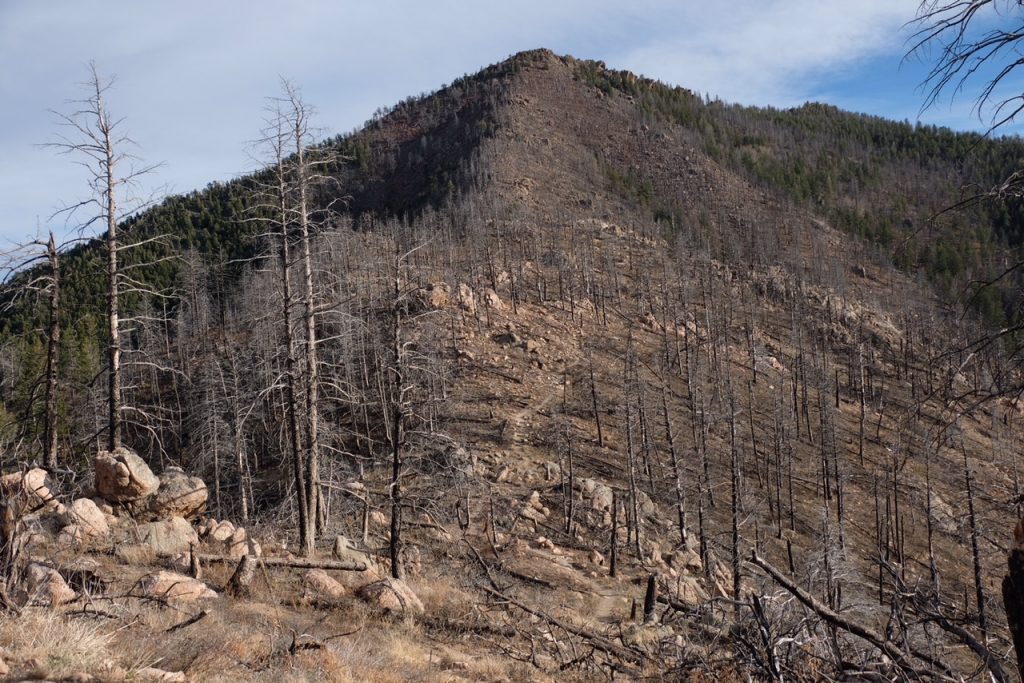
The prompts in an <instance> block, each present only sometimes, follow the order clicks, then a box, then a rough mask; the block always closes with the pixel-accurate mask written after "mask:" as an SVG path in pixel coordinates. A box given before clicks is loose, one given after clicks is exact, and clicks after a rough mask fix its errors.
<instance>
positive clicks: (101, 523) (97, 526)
mask: <svg viewBox="0 0 1024 683" xmlns="http://www.w3.org/2000/svg"><path fill="white" fill-rule="evenodd" d="M61 517H62V521H63V522H64V523H65V524H67V525H74V526H77V527H78V528H79V529H81V530H82V533H84V534H85V535H86V536H92V537H101V536H106V535H107V534H109V533H110V525H109V524H107V517H106V515H104V514H103V511H102V510H100V508H99V506H98V505H96V503H94V502H93V501H92V500H90V499H89V498H78V499H76V500H74V501H72V503H71V505H68V506H67V507H66V508H65V509H64V514H63V515H62V516H61Z"/></svg>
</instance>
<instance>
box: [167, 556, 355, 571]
mask: <svg viewBox="0 0 1024 683" xmlns="http://www.w3.org/2000/svg"><path fill="white" fill-rule="evenodd" d="M158 557H161V558H164V559H167V558H171V557H174V555H173V554H171V553H160V554H159V555H158ZM250 557H252V558H253V559H254V560H256V561H257V562H258V563H259V564H262V565H263V566H265V567H290V568H292V569H333V570H335V571H340V572H365V571H366V570H368V569H369V568H370V567H369V565H368V564H367V563H366V562H344V561H341V560H314V559H310V558H305V557H295V558H289V557H255V556H250ZM195 558H196V559H198V560H199V561H200V562H204V563H209V564H237V563H238V561H239V560H240V559H241V558H240V557H231V556H230V555H211V554H208V553H196V554H195Z"/></svg>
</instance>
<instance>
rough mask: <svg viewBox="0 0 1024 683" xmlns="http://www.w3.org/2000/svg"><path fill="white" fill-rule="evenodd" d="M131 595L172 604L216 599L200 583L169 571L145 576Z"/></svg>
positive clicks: (211, 592)
mask: <svg viewBox="0 0 1024 683" xmlns="http://www.w3.org/2000/svg"><path fill="white" fill-rule="evenodd" d="M132 594H133V595H138V596H140V597H146V598H155V599H160V600H167V601H174V602H196V601H198V600H206V599H208V598H215V597H217V593H216V592H214V591H213V590H212V589H210V587H209V586H207V585H206V584H205V583H203V582H202V581H199V580H198V579H193V578H191V577H188V576H185V575H183V574H176V573H174V572H169V571H158V572H153V573H151V574H146V575H145V576H143V577H142V578H141V579H139V582H138V583H137V584H135V588H134V589H133V590H132Z"/></svg>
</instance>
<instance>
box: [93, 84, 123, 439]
mask: <svg viewBox="0 0 1024 683" xmlns="http://www.w3.org/2000/svg"><path fill="white" fill-rule="evenodd" d="M96 98H97V101H98V102H99V107H98V116H97V119H98V121H97V124H98V128H99V131H100V133H101V135H102V136H103V142H104V156H105V163H104V164H103V173H104V175H105V176H106V178H105V180H106V192H105V194H104V199H105V201H106V206H105V208H104V211H105V213H106V219H107V288H108V289H107V323H108V333H109V335H110V339H109V342H108V344H107V362H108V364H109V366H110V367H109V374H108V385H107V447H108V448H109V449H110V450H114V449H115V448H118V447H119V446H120V445H121V325H120V323H119V320H118V318H119V315H120V300H119V296H120V278H119V274H118V269H117V250H118V246H117V179H116V177H115V175H114V164H115V156H114V140H113V138H112V136H111V126H110V120H109V118H108V116H107V112H106V110H105V109H104V107H103V100H102V92H101V89H100V87H99V81H96Z"/></svg>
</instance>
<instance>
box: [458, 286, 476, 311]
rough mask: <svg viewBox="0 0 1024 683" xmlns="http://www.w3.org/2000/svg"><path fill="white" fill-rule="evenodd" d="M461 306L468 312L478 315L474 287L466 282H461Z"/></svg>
mask: <svg viewBox="0 0 1024 683" xmlns="http://www.w3.org/2000/svg"><path fill="white" fill-rule="evenodd" d="M459 306H461V307H462V310H464V311H465V312H466V313H469V314H470V315H476V295H475V294H473V289H472V288H471V287H470V286H469V285H467V284H466V283H465V282H461V283H459Z"/></svg>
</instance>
